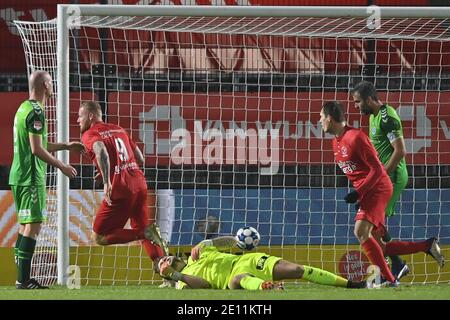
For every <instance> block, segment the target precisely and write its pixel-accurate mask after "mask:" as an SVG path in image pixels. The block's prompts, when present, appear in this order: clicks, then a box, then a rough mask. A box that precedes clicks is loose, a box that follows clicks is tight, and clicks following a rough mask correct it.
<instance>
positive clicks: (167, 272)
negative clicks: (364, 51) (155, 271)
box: [159, 261, 211, 289]
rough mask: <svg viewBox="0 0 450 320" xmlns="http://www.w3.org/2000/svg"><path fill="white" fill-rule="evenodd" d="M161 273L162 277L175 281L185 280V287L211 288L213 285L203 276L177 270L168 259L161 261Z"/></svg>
mask: <svg viewBox="0 0 450 320" xmlns="http://www.w3.org/2000/svg"><path fill="white" fill-rule="evenodd" d="M159 274H160V275H161V276H162V277H165V278H169V279H171V280H174V281H183V282H184V283H186V284H187V286H185V287H184V288H189V289H209V288H211V285H210V284H209V282H208V281H206V280H205V279H203V278H201V277H197V276H193V275H187V274H182V273H181V272H179V271H177V270H175V269H174V268H173V267H172V266H171V265H170V263H169V262H168V261H164V262H162V263H161V266H160V271H159Z"/></svg>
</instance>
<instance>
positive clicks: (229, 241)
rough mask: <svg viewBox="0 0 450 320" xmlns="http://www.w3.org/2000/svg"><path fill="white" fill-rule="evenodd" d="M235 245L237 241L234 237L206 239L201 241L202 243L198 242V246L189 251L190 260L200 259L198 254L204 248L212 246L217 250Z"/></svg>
mask: <svg viewBox="0 0 450 320" xmlns="http://www.w3.org/2000/svg"><path fill="white" fill-rule="evenodd" d="M236 244H237V240H236V238H235V237H233V236H223V237H217V238H214V239H208V240H203V241H202V242H200V243H199V244H197V245H196V246H195V247H193V248H192V250H191V258H192V260H194V261H195V260H197V259H198V258H199V257H200V253H201V251H202V249H203V248H205V247H209V246H214V247H217V248H222V249H223V248H228V249H229V248H232V247H234V246H236Z"/></svg>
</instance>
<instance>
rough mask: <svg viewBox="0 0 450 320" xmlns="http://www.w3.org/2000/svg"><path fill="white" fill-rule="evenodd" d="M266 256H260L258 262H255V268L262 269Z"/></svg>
mask: <svg viewBox="0 0 450 320" xmlns="http://www.w3.org/2000/svg"><path fill="white" fill-rule="evenodd" d="M268 258H269V257H268V256H262V257H261V258H259V260H258V263H256V270H262V269H264V265H265V264H266V261H267V259H268Z"/></svg>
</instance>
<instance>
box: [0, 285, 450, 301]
mask: <svg viewBox="0 0 450 320" xmlns="http://www.w3.org/2000/svg"><path fill="white" fill-rule="evenodd" d="M127 299H129V300H197V299H198V300H241V301H245V300H450V285H449V284H440V285H435V284H428V285H420V284H416V285H407V284H401V286H400V287H399V288H382V289H372V290H369V289H360V290H356V289H355V290H350V289H342V288H335V287H324V286H319V285H313V284H298V285H295V284H288V285H287V286H286V289H285V290H284V291H257V292H250V291H244V290H235V291H232V290H175V289H160V288H158V287H157V286H154V285H142V286H102V287H97V286H85V287H81V288H80V289H79V290H77V289H73V290H69V289H67V288H66V287H60V286H53V287H51V288H50V289H49V290H17V289H15V288H14V287H13V286H10V287H5V286H3V287H0V300H127Z"/></svg>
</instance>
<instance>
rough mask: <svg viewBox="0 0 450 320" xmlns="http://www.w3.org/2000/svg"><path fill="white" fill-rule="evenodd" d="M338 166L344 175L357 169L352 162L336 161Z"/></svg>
mask: <svg viewBox="0 0 450 320" xmlns="http://www.w3.org/2000/svg"><path fill="white" fill-rule="evenodd" d="M338 166H339V168H341V169H342V171H343V172H344V173H345V174H347V173H351V172H353V171H355V170H356V168H357V165H356V163H355V162H353V161H338Z"/></svg>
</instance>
